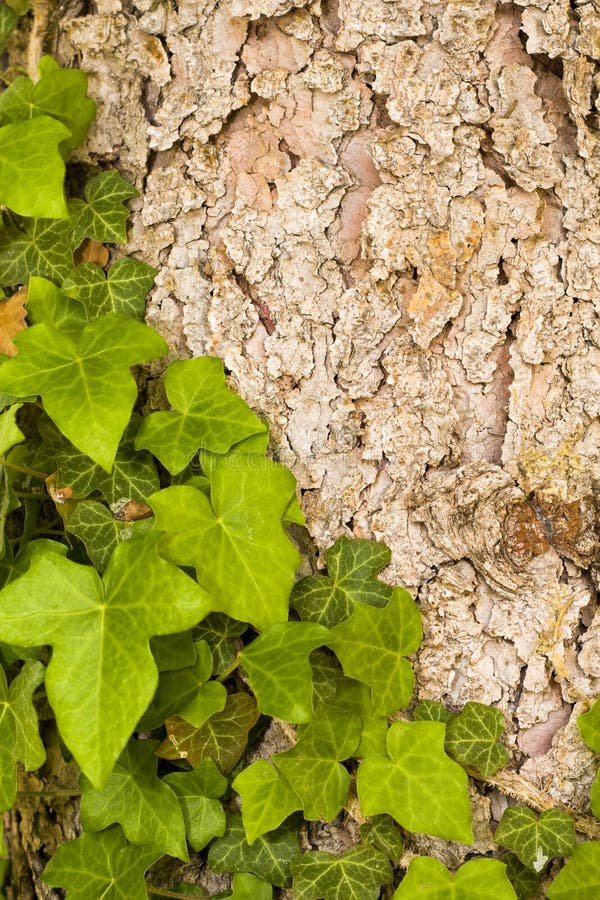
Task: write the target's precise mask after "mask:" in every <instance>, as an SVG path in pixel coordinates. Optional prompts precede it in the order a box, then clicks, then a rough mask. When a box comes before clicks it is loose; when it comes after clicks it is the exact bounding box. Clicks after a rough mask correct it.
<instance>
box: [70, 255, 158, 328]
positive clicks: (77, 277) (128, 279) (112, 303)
mask: <svg viewBox="0 0 600 900" xmlns="http://www.w3.org/2000/svg"><path fill="white" fill-rule="evenodd" d="M155 277H156V269H153V268H152V266H149V265H147V264H146V263H144V262H140V261H139V260H138V259H128V258H127V257H126V258H125V259H120V260H118V261H117V262H116V263H113V265H112V266H111V267H110V269H109V270H108V275H106V274H105V273H104V270H103V269H101V268H100V266H98V265H96V263H92V262H86V263H81V265H79V266H77V267H76V268H75V269H73V271H72V272H71V274H70V275H69V277H68V278H67V280H66V281H65V282H64V284H63V291H64V292H65V293H66V294H67V295H68V296H69V297H75V298H76V299H77V300H79V301H81V303H82V304H83V306H84V307H85V310H86V313H87V317H88V319H95V318H98V316H105V315H106V314H107V313H111V312H114V313H124V314H125V315H127V316H131V317H132V318H134V319H143V318H144V313H145V311H146V295H147V294H148V291H149V290H150V288H151V287H152V285H153V284H154V279H155Z"/></svg>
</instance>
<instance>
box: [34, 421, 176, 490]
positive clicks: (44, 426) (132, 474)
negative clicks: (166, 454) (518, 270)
mask: <svg viewBox="0 0 600 900" xmlns="http://www.w3.org/2000/svg"><path fill="white" fill-rule="evenodd" d="M140 419H141V416H138V415H137V414H136V413H134V414H133V415H132V417H131V420H130V422H129V423H128V425H127V428H126V429H125V433H124V434H123V437H122V439H121V443H120V444H119V447H118V449H117V455H116V456H115V461H114V464H113V467H112V469H111V470H110V472H106V471H105V470H104V469H103V468H101V466H99V465H97V464H96V463H95V462H94V461H93V460H92V459H90V458H89V456H85V455H84V454H83V453H81V452H80V451H79V450H77V448H76V447H74V446H73V444H71V443H70V442H69V441H67V440H66V439H65V438H64V437H63V436H62V434H61V433H60V431H59V430H58V428H56V426H55V425H54V424H53V423H52V422H51V421H50V419H48V418H46V417H42V418H41V419H40V421H39V422H38V431H39V433H40V436H41V437H42V438H43V443H42V445H41V447H40V448H39V449H38V450H37V451H36V453H35V455H34V456H33V459H32V464H33V467H34V468H37V469H41V470H42V471H45V472H56V484H57V487H70V488H71V490H72V492H73V497H82V498H83V497H88V496H89V495H90V494H92V493H94V492H95V491H99V492H100V493H101V494H102V496H103V497H104V499H105V500H106V501H107V503H111V504H117V503H119V504H121V503H123V502H124V501H126V500H142V501H145V500H146V498H147V497H149V496H150V494H152V493H154V492H155V491H157V490H158V488H159V480H158V473H157V471H156V465H155V463H154V460H153V459H152V456H151V455H150V454H149V453H143V452H136V451H135V449H134V446H133V440H134V436H135V433H136V431H137V429H138V427H139V422H140Z"/></svg>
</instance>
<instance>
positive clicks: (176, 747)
mask: <svg viewBox="0 0 600 900" xmlns="http://www.w3.org/2000/svg"><path fill="white" fill-rule="evenodd" d="M257 720H258V710H257V708H256V702H255V700H254V698H253V697H250V696H249V694H243V693H239V694H229V695H228V697H227V702H226V703H225V707H224V709H223V710H222V711H221V712H218V713H214V714H213V715H212V716H211V717H210V718H209V719H207V720H206V721H205V722H203V723H202V725H200V727H199V728H195V727H194V726H193V725H190V723H189V722H186V721H184V720H183V719H181V718H179V717H178V716H173V718H171V719H167V721H166V722H165V726H166V729H167V735H168V737H167V739H166V740H165V741H163V743H162V744H161V746H160V747H159V748H158V750H157V751H156V752H157V754H158V755H159V756H161V757H162V758H163V759H185V760H187V761H188V762H189V763H190V765H192V766H197V765H199V763H201V762H202V760H203V759H213V760H214V761H215V762H216V764H217V765H218V766H219V768H220V769H221V771H222V772H230V771H231V769H233V767H234V766H235V764H236V762H237V761H238V759H239V758H240V756H241V755H242V753H243V752H244V750H245V749H246V744H247V743H248V732H249V731H250V729H251V728H252V726H253V725H255V724H256V722H257Z"/></svg>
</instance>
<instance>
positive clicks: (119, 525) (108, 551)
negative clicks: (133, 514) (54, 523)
mask: <svg viewBox="0 0 600 900" xmlns="http://www.w3.org/2000/svg"><path fill="white" fill-rule="evenodd" d="M151 527H152V525H151V523H150V522H149V521H148V520H147V519H143V520H141V521H140V522H119V520H118V519H115V517H114V516H113V514H112V513H111V511H110V510H109V509H108V508H107V507H106V506H104V504H102V503H98V501H97V500H82V501H80V502H79V503H78V504H77V506H76V507H75V509H74V510H73V512H72V513H71V514H70V515H69V516H67V519H66V520H65V528H66V530H67V531H68V532H69V534H74V535H75V537H78V538H79V540H80V541H82V543H83V545H84V546H85V549H86V553H87V555H88V557H89V559H90V562H91V563H92V565H93V566H95V567H96V569H98V571H99V572H104V571H105V570H106V567H107V566H108V564H109V562H110V558H111V556H112V554H113V553H114V551H115V548H116V546H117V545H118V544H120V543H121V541H126V540H129V538H132V537H137V536H140V535H142V534H144V533H145V532H147V531H148V530H149V529H150V528H151Z"/></svg>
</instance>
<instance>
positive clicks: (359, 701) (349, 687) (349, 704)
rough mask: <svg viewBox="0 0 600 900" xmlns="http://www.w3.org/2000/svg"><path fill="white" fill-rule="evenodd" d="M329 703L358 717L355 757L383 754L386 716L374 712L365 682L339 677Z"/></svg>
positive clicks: (386, 725) (364, 757)
mask: <svg viewBox="0 0 600 900" xmlns="http://www.w3.org/2000/svg"><path fill="white" fill-rule="evenodd" d="M330 705H332V706H336V707H337V708H338V709H342V710H345V711H346V713H353V714H354V715H357V716H358V717H359V718H360V721H361V732H360V743H359V745H358V747H357V748H356V750H355V751H354V754H353V755H354V756H355V757H356V758H357V759H366V758H367V757H368V756H384V755H385V748H386V740H387V732H388V724H387V718H386V717H385V716H384V715H382V714H381V713H376V712H374V710H373V701H372V700H371V691H370V689H369V688H368V687H367V685H366V684H361V683H360V681H355V680H354V679H353V678H345V677H342V678H340V679H339V680H338V683H337V689H336V693H335V698H333V699H332V702H331V704H330Z"/></svg>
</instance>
